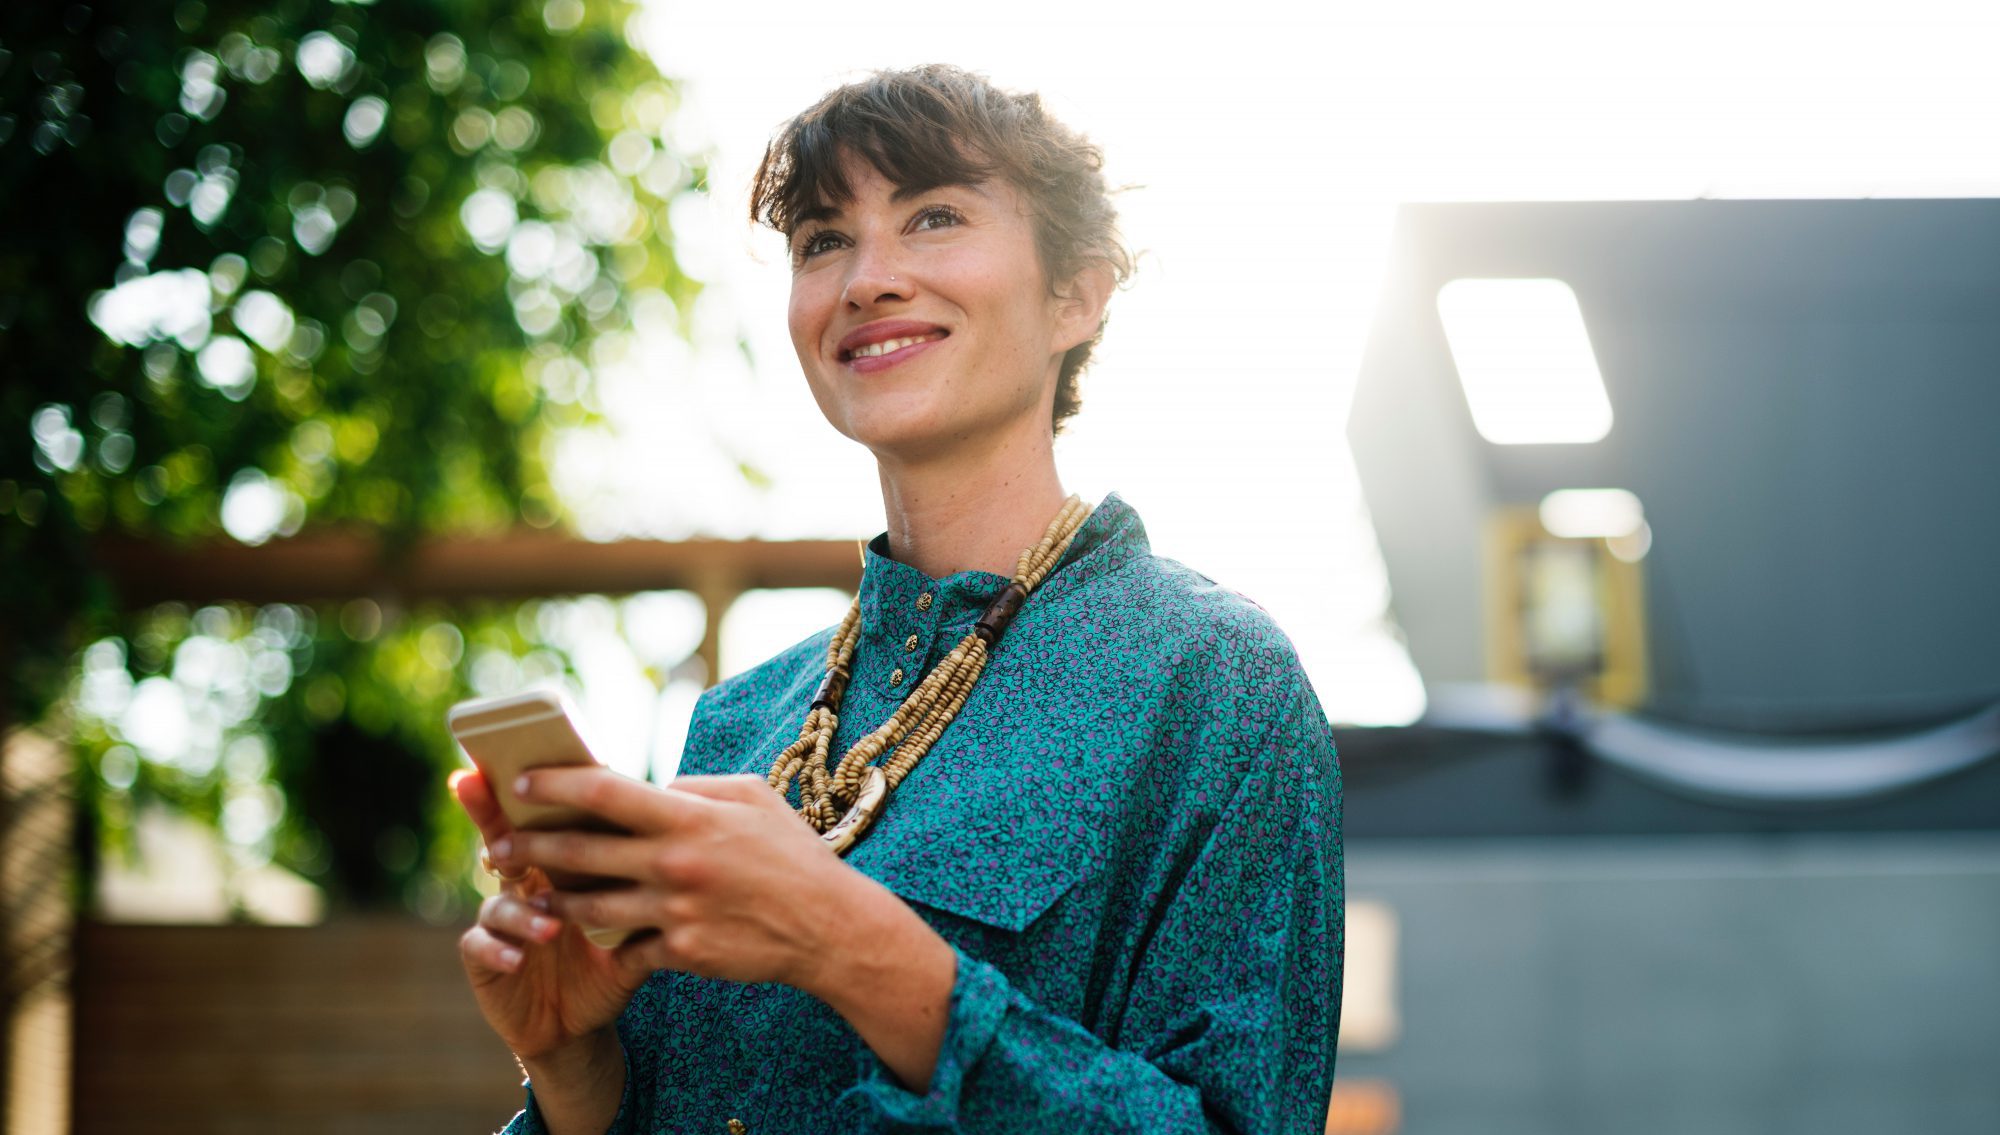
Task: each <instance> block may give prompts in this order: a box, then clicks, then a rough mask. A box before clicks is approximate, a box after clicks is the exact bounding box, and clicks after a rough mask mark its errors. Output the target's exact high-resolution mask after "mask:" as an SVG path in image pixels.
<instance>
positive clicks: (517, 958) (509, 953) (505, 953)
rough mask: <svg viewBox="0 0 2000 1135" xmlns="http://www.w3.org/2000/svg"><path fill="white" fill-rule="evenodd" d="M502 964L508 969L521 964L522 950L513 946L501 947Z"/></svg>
mask: <svg viewBox="0 0 2000 1135" xmlns="http://www.w3.org/2000/svg"><path fill="white" fill-rule="evenodd" d="M500 964H501V965H503V966H506V967H507V968H508V969H514V968H515V967H517V966H519V965H520V964H521V951H519V950H517V949H515V948H514V947H512V946H502V947H500Z"/></svg>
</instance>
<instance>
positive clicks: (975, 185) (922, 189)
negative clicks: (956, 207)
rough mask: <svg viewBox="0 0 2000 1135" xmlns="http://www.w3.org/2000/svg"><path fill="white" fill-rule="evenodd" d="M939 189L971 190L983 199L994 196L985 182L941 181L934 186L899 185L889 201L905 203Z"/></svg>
mask: <svg viewBox="0 0 2000 1135" xmlns="http://www.w3.org/2000/svg"><path fill="white" fill-rule="evenodd" d="M939 189H966V190H970V191H971V192H973V193H977V194H979V195H980V196H981V197H987V198H991V197H992V196H993V195H992V194H991V193H988V192H987V191H986V183H985V182H980V181H941V182H937V183H935V184H932V185H899V186H897V187H896V191H895V192H894V193H891V194H889V200H891V201H895V202H898V203H900V202H903V201H908V200H909V199H910V198H912V197H921V196H923V195H924V194H926V193H930V192H933V191H935V190H939Z"/></svg>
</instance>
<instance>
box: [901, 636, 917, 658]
mask: <svg viewBox="0 0 2000 1135" xmlns="http://www.w3.org/2000/svg"><path fill="white" fill-rule="evenodd" d="M916 652H917V636H916V635H911V636H910V637H908V638H906V639H904V640H903V653H904V654H915V653H916Z"/></svg>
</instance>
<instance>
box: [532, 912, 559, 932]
mask: <svg viewBox="0 0 2000 1135" xmlns="http://www.w3.org/2000/svg"><path fill="white" fill-rule="evenodd" d="M555 928H556V920H555V919H553V918H543V917H542V916H541V915H539V914H538V915H536V916H535V917H533V918H531V919H529V920H528V929H530V930H532V931H534V932H535V935H536V936H537V937H539V936H541V935H543V934H547V933H548V932H549V931H551V930H554V929H555Z"/></svg>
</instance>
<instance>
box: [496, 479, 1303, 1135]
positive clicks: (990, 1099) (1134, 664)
mask: <svg viewBox="0 0 2000 1135" xmlns="http://www.w3.org/2000/svg"><path fill="white" fill-rule="evenodd" d="M865 560H866V567H865V568H864V570H863V573H862V579H861V605H862V607H861V610H862V615H861V619H862V621H861V625H862V630H863V635H862V639H861V642H860V644H859V647H858V648H857V651H856V654H855V661H854V675H853V680H852V682H851V683H850V685H849V687H848V690H847V695H846V698H845V699H844V702H845V704H844V705H843V707H842V714H841V720H840V728H839V732H838V735H837V736H836V742H837V749H836V751H839V752H844V751H845V750H846V749H847V747H848V746H850V745H852V744H854V743H855V742H856V741H858V740H859V739H860V738H861V737H863V736H864V735H866V734H867V733H868V731H869V730H871V729H873V728H874V727H875V726H877V725H879V724H881V722H882V721H883V720H884V719H886V718H887V717H888V715H889V713H890V711H891V710H892V709H893V708H894V707H895V706H896V704H897V703H898V700H899V699H900V698H902V697H903V696H905V695H906V694H908V693H909V691H910V690H911V689H913V688H914V687H915V686H916V684H917V679H919V678H920V677H922V675H923V674H924V673H925V672H926V671H927V670H928V668H929V667H930V666H931V665H932V664H934V663H935V662H936V661H937V660H938V659H939V658H941V657H942V656H943V655H944V654H945V653H946V652H948V651H949V650H950V649H951V647H952V646H953V645H954V644H955V643H957V642H958V640H959V639H960V638H962V637H964V635H965V634H966V633H967V632H968V631H970V629H971V627H972V624H973V622H974V620H976V619H977V618H978V617H979V614H980V612H981V611H982V610H984V608H985V605H986V603H987V602H988V601H989V600H990V599H991V598H992V597H993V596H994V595H995V594H997V593H998V592H999V590H1000V589H1001V588H1002V587H1003V586H1005V584H1006V582H1007V581H1006V580H1005V579H1004V578H1002V577H1001V576H998V575H993V574H990V573H987V572H960V573H958V574H956V575H950V576H947V577H945V578H943V579H932V578H930V577H928V576H926V575H924V574H923V573H921V572H919V571H917V570H916V569H914V568H912V567H909V566H908V565H905V564H901V563H897V562H896V561H895V560H893V559H890V558H889V552H888V546H887V540H886V537H877V538H876V539H875V541H874V542H873V543H872V544H871V545H870V546H869V548H868V550H867V552H866V554H865ZM831 635H832V631H831V630H830V629H829V630H827V631H823V632H821V633H820V634H818V635H815V636H813V637H812V638H809V639H807V640H806V641H804V642H801V643H799V644H798V645H797V646H794V647H792V648H791V649H789V650H786V651H785V652H784V653H782V654H780V655H778V656H777V657H776V658H773V659H771V660H770V661H768V662H766V663H764V664H763V665H761V666H759V667H757V668H756V669H754V670H751V671H749V672H748V673H745V674H742V675H739V676H737V677H735V678H733V679H731V680H729V681H726V682H723V683H722V684H720V685H718V686H716V687H715V688H714V689H712V690H710V691H708V693H707V694H706V695H704V696H703V697H702V699H701V703H700V705H699V706H698V707H697V709H696V710H695V715H694V722H693V725H692V727H691V729H690V732H689V737H688V744H687V751H686V754H685V755H684V757H683V758H682V762H681V771H683V772H686V773H732V772H752V773H756V774H758V775H759V776H761V775H763V774H765V773H766V772H768V771H769V769H770V762H771V759H772V757H773V756H774V755H775V754H776V753H777V752H778V751H779V750H780V749H782V748H784V747H785V745H787V744H788V743H790V742H791V741H792V740H793V739H794V738H796V737H797V736H798V731H799V723H800V722H801V721H802V720H803V719H804V716H805V711H806V706H807V703H808V702H809V701H811V699H812V696H813V692H814V690H815V689H816V687H817V686H818V684H819V681H820V678H821V676H822V671H823V667H824V666H825V660H826V648H827V643H828V641H829V639H830V637H831ZM1340 819H1341V798H1340V766H1339V763H1338V761H1337V759H1336V757H1335V753H1334V745H1333V739H1332V735H1331V732H1330V731H1329V729H1328V727H1327V719H1326V715H1325V713H1324V712H1323V711H1322V710H1321V708H1320V704H1319V700H1318V698H1317V697H1315V696H1314V694H1313V691H1312V687H1311V686H1310V685H1309V684H1308V683H1307V681H1306V677H1305V675H1304V673H1303V672H1301V670H1300V669H1299V663H1298V658H1297V656H1296V655H1295V653H1294V652H1293V649H1292V646H1291V643H1290V642H1289V641H1288V640H1287V639H1286V638H1285V636H1284V634H1283V632H1281V631H1279V630H1278V628H1277V626H1276V625H1275V624H1274V623H1273V622H1272V621H1271V619H1270V617H1269V616H1268V615H1266V614H1265V613H1264V611H1263V610H1262V609H1261V608H1259V607H1258V606H1256V605H1255V604H1254V603H1251V602H1250V601H1249V600H1247V599H1245V598H1243V597H1242V596H1240V595H1238V594H1236V593H1234V592H1231V591H1228V590H1226V589H1224V588H1222V587H1219V586H1217V585H1216V584H1215V583H1213V582H1212V581H1210V580H1209V579H1207V578H1206V577H1204V576H1202V575H1200V574H1198V573H1196V572H1194V571H1190V570H1189V569H1187V568H1186V567H1183V566H1181V565H1180V564H1178V563H1175V562H1174V561H1172V560H1167V559H1162V558H1160V557H1157V556H1154V555H1152V554H1151V550H1150V548H1149V546H1148V544H1147V542H1146V534H1145V528H1144V527H1143V526H1142V525H1141V524H1140V522H1139V517H1138V515H1137V514H1136V513H1135V512H1133V510H1132V508H1131V507H1130V506H1129V505H1127V504H1125V503H1124V502H1123V501H1122V500H1120V499H1119V498H1118V497H1117V496H1116V495H1115V494H1114V495H1112V496H1110V497H1107V498H1106V499H1105V501H1104V503H1103V504H1102V505H1100V506H1099V507H1098V508H1097V510H1096V511H1095V512H1094V513H1093V514H1092V515H1091V517H1090V518H1089V520H1088V521H1086V522H1085V524H1084V526H1083V528H1082V529H1081V530H1080V531H1079V532H1078V534H1077V537H1076V539H1075V541H1074V542H1073V543H1072V545H1071V547H1070V549H1069V551H1068V553H1067V554H1066V555H1065V557H1064V558H1063V561H1062V562H1061V563H1060V564H1059V565H1058V566H1057V567H1056V569H1055V570H1054V571H1053V572H1052V573H1051V574H1050V575H1049V576H1048V578H1047V579H1046V581H1045V582H1044V583H1043V584H1042V586H1041V587H1040V588H1039V589H1038V590H1036V591H1035V593H1034V595H1033V596H1032V597H1030V598H1029V600H1028V602H1027V605H1026V606H1025V607H1023V608H1022V610H1021V613H1020V616H1019V618H1018V619H1017V620H1016V621H1015V622H1014V624H1013V626H1012V627H1011V628H1010V629H1009V630H1008V632H1007V634H1006V636H1005V637H1004V638H1003V639H1002V640H1001V641H1000V643H999V646H998V647H997V649H996V651H995V653H994V655H993V658H992V660H991V663H990V664H989V665H988V667H987V669H986V672H985V674H984V676H983V677H982V678H981V679H980V681H979V684H978V685H977V686H976V687H974V689H973V692H972V696H971V698H970V699H969V700H968V701H967V702H966V703H965V707H964V708H963V709H962V710H961V711H960V713H959V715H958V718H957V720H956V721H954V722H953V723H952V725H951V726H950V728H949V729H947V730H946V731H945V734H944V736H943V738H942V739H941V740H940V741H939V742H938V744H937V746H936V747H935V748H933V749H932V750H931V752H930V753H929V755H927V756H926V757H925V758H924V759H923V761H922V763H920V764H919V765H918V766H917V767H916V769H915V770H914V771H913V772H912V773H911V774H910V775H909V777H908V778H906V779H905V780H904V781H903V783H902V785H901V787H900V788H898V789H897V791H896V792H895V793H893V794H892V795H891V796H890V798H889V805H888V809H887V811H886V812H884V814H883V815H882V817H881V819H879V820H878V821H877V822H876V824H875V826H874V828H873V829H872V830H871V831H869V832H868V833H867V834H866V835H865V836H864V837H863V838H862V840H861V842H860V844H859V845H857V846H856V847H855V848H854V850H853V851H852V852H850V853H849V856H848V862H849V863H851V864H852V865H853V866H854V867H855V868H857V869H858V870H860V871H862V872H865V873H866V874H868V875H869V876H871V877H873V878H875V879H877V880H879V881H880V882H881V883H883V884H884V885H886V886H887V887H888V888H889V889H890V890H891V891H894V892H895V893H896V894H897V895H899V896H901V897H902V898H903V899H904V900H906V901H907V902H909V903H910V904H911V906H912V907H913V908H914V909H916V910H917V911H918V912H919V913H920V914H921V915H922V916H923V917H924V919H925V920H926V921H928V922H929V923H930V925H931V926H932V927H933V928H934V929H936V930H937V932H938V933H939V934H940V935H942V936H943V937H944V938H945V939H946V940H947V941H949V942H950V943H951V945H952V946H953V948H954V950H955V951H956V952H957V955H958V975H957V978H956V981H955V984H954V986H953V989H952V994H951V1016H950V1020H949V1023H948V1024H947V1026H946V1030H945V1037H944V1045H943V1049H942V1051H941V1053H940V1055H939V1059H938V1062H937V1066H936V1071H935V1073H934V1075H933V1078H932V1081H931V1084H930V1085H929V1090H928V1091H926V1092H922V1093H918V1092H911V1091H907V1090H905V1089H904V1088H903V1087H901V1086H900V1085H899V1084H898V1082H897V1080H896V1078H895V1077H894V1075H893V1074H892V1073H890V1072H889V1071H888V1069H887V1068H886V1067H884V1066H883V1065H882V1064H881V1063H880V1062H879V1061H878V1060H876V1058H875V1057H874V1054H873V1053H872V1051H871V1050H870V1049H869V1048H868V1047H867V1046H866V1045H864V1044H862V1043H861V1042H860V1040H859V1038H858V1037H857V1036H856V1035H855V1033H854V1032H853V1030H851V1029H850V1028H849V1027H848V1026H847V1024H846V1022H844V1021H843V1020H841V1019H840V1017H839V1016H838V1015H836V1014H835V1013H834V1012H833V1011H832V1010H830V1009H828V1008H827V1007H826V1006H825V1005H824V1004H823V1003H821V1002H819V1001H817V1000H815V999H814V998H812V997H809V996H807V995H806V994H804V993H801V992H799V991H797V990H795V989H792V988H789V987H786V986H782V985H744V984H738V983H733V982H726V981H717V980H710V979H705V978H697V977H691V976H688V975H685V974H680V973H674V972H669V971H660V972H657V973H655V974H654V975H653V976H652V978H651V979H650V980H648V981H647V983H646V984H645V985H643V986H641V987H640V989H639V990H638V992H637V993H636V994H635V995H634V997H633V999H632V1002H631V1004H630V1006H629V1007H628V1008H627V1009H626V1010H625V1013H624V1015H623V1016H622V1017H621V1018H620V1020H619V1022H618V1030H619V1034H620V1037H621V1038H622V1040H623V1042H624V1047H625V1054H626V1064H627V1074H626V1091H625V1098H624V1101H623V1102H622V1104H621V1105H620V1107H619V1111H618V1117H617V1119H616V1121H615V1122H614V1124H613V1126H612V1130H613V1131H616V1132H631V1133H634V1135H654V1133H666V1132H673V1133H676V1135H678V1133H681V1132H700V1133H713V1135H725V1132H727V1131H728V1130H729V1129H730V1123H729V1121H730V1120H732V1119H734V1120H739V1121H740V1122H741V1124H742V1125H743V1127H744V1128H747V1130H748V1131H749V1133H750V1135H780V1133H790V1132H815V1133H818V1132H876V1131H884V1132H886V1131H959V1130H963V1131H978V1132H989V1131H990V1132H1008V1133H1011V1135H1031V1133H1037V1132H1050V1133H1055V1132H1062V1133H1064V1135H1070V1133H1074V1132H1090V1133H1093V1135H1096V1133H1103V1132H1122V1131H1131V1132H1139V1131H1145V1132H1182V1131H1187V1132H1205V1131H1231V1132H1260V1133H1278V1132H1287V1133H1294V1132H1295V1133H1298V1135H1305V1133H1307V1132H1320V1131H1323V1130H1324V1128H1325V1123H1326V1106H1327V1098H1328V1095H1329V1093H1330V1091H1331V1089H1332V1082H1333V1065H1334V1038H1335V1034H1336V1032H1337V1030H1338V1026H1339V1020H1340V988H1341V985H1340V982H1341V958H1342V867H1341V842H1340ZM507 1130H508V1131H509V1132H539V1131H541V1130H543V1128H542V1124H541V1120H540V1116H539V1113H538V1112H537V1111H536V1110H535V1106H534V1097H533V1092H532V1088H531V1090H530V1092H529V1097H528V1107H527V1109H526V1110H524V1111H523V1112H522V1113H521V1114H519V1115H517V1116H516V1117H515V1118H514V1121H513V1123H512V1124H511V1125H510V1126H509V1127H508V1129H507Z"/></svg>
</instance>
